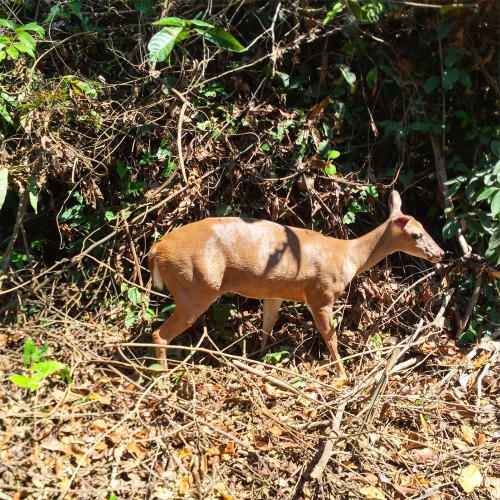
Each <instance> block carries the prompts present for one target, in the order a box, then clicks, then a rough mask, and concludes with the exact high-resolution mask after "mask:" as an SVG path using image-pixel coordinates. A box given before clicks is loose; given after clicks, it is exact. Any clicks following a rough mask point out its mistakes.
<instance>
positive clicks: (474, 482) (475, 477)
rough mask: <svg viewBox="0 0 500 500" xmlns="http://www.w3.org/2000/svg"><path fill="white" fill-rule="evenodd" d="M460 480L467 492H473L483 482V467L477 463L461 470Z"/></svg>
mask: <svg viewBox="0 0 500 500" xmlns="http://www.w3.org/2000/svg"><path fill="white" fill-rule="evenodd" d="M458 482H459V483H460V486H462V488H463V489H464V491H465V492H466V493H472V492H473V491H474V490H475V489H476V488H477V487H478V486H481V483H482V482H483V476H482V475H481V469H480V468H479V466H477V465H476V464H470V465H468V466H467V467H465V468H464V469H462V470H461V471H460V477H459V478H458Z"/></svg>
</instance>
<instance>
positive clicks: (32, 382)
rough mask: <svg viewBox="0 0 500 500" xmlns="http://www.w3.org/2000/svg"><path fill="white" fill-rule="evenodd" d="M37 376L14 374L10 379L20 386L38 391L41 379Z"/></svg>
mask: <svg viewBox="0 0 500 500" xmlns="http://www.w3.org/2000/svg"><path fill="white" fill-rule="evenodd" d="M37 379H38V377H36V378H30V377H26V376H24V375H12V376H11V377H10V378H9V380H10V381H11V382H12V383H14V384H16V385H18V386H19V387H24V388H25V389H31V390H32V391H36V390H37V389H38V384H39V383H40V380H37Z"/></svg>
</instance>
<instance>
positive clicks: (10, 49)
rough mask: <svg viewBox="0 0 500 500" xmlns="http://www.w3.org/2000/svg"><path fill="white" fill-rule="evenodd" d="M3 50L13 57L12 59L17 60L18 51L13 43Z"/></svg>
mask: <svg viewBox="0 0 500 500" xmlns="http://www.w3.org/2000/svg"><path fill="white" fill-rule="evenodd" d="M5 52H7V54H8V55H9V56H10V57H11V58H12V59H14V61H17V60H18V59H19V51H18V50H17V49H16V48H15V47H14V46H13V45H11V46H10V47H7V48H6V49H5Z"/></svg>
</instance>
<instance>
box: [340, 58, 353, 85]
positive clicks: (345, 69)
mask: <svg viewBox="0 0 500 500" xmlns="http://www.w3.org/2000/svg"><path fill="white" fill-rule="evenodd" d="M339 69H340V71H341V72H342V76H343V77H344V78H345V80H346V82H347V83H348V84H349V85H350V86H351V87H352V86H353V85H354V83H355V82H356V75H355V74H354V73H353V72H352V71H351V68H349V66H347V65H345V64H339Z"/></svg>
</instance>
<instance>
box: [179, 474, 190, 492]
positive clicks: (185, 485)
mask: <svg viewBox="0 0 500 500" xmlns="http://www.w3.org/2000/svg"><path fill="white" fill-rule="evenodd" d="M190 480H191V474H188V475H187V476H184V477H183V478H182V481H181V484H180V485H179V493H180V494H181V495H187V494H188V493H189V483H190Z"/></svg>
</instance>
